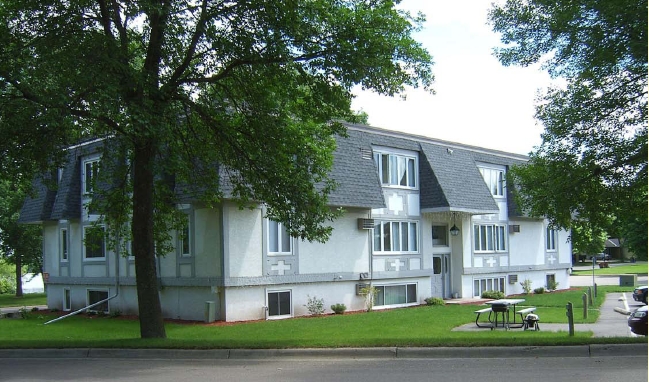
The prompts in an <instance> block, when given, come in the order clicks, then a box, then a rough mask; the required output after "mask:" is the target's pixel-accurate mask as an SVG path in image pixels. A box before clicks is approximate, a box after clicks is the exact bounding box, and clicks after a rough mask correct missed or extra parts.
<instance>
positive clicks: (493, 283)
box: [473, 277, 505, 297]
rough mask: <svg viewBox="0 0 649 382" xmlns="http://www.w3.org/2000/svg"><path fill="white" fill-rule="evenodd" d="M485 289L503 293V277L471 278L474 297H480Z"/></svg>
mask: <svg viewBox="0 0 649 382" xmlns="http://www.w3.org/2000/svg"><path fill="white" fill-rule="evenodd" d="M486 291H498V292H503V293H505V277H487V278H481V279H474V280H473V296H474V297H480V296H482V293H483V292H486Z"/></svg>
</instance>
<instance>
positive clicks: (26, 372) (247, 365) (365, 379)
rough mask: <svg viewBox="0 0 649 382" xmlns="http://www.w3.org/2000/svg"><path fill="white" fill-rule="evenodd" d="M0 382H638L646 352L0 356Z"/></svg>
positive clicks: (643, 377) (643, 373)
mask: <svg viewBox="0 0 649 382" xmlns="http://www.w3.org/2000/svg"><path fill="white" fill-rule="evenodd" d="M0 380H1V381H8V382H22V381H30V382H39V381H48V382H51V381H66V382H74V381H89V382H95V381H142V382H166V381H174V382H175V381H246V382H269V381H282V382H292V381H309V382H319V381H354V382H382V381H389V382H394V381H408V382H411V381H414V382H416V381H444V382H466V381H481V382H490V381H494V382H502V381H507V380H513V381H519V380H523V381H553V382H561V381H570V382H599V381H602V382H610V381H634V382H635V381H646V380H647V354H646V352H645V353H644V354H640V355H638V356H621V357H617V356H603V357H542V358H535V357H527V358H501V359H498V358H442V359H439V358H438V359H379V358H370V359H351V358H335V359H320V360H316V359H299V358H298V359H293V358H290V357H288V358H275V359H250V360H169V359H165V360H161V359H154V360H143V359H114V358H112V359H36V358H33V359H8V358H6V359H0Z"/></svg>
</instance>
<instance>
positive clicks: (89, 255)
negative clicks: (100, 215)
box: [83, 226, 106, 259]
mask: <svg viewBox="0 0 649 382" xmlns="http://www.w3.org/2000/svg"><path fill="white" fill-rule="evenodd" d="M83 234H84V246H83V249H84V258H86V259H103V258H105V257H106V243H105V237H104V235H105V229H104V227H103V226H88V227H84V229H83Z"/></svg>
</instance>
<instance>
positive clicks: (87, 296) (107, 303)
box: [86, 288, 110, 314]
mask: <svg viewBox="0 0 649 382" xmlns="http://www.w3.org/2000/svg"><path fill="white" fill-rule="evenodd" d="M89 292H105V293H106V297H105V298H102V299H99V300H97V301H93V302H91V301H90V298H89V297H90V296H89V295H88V293H89ZM108 297H109V290H108V288H86V306H88V305H92V304H94V303H96V302H99V301H101V300H107V299H108ZM88 312H99V311H98V310H96V309H94V308H91V309H88ZM109 312H110V301H106V310H104V311H103V312H102V313H106V314H107V313H109Z"/></svg>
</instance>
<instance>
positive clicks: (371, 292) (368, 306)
mask: <svg viewBox="0 0 649 382" xmlns="http://www.w3.org/2000/svg"><path fill="white" fill-rule="evenodd" d="M360 292H361V295H363V296H365V310H366V311H368V312H371V311H372V308H374V296H376V294H377V293H378V292H379V290H378V289H376V288H375V287H374V286H372V285H369V286H367V287H365V288H363V289H361V290H360Z"/></svg>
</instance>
